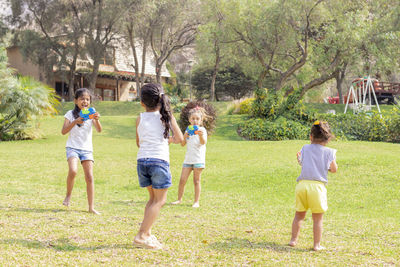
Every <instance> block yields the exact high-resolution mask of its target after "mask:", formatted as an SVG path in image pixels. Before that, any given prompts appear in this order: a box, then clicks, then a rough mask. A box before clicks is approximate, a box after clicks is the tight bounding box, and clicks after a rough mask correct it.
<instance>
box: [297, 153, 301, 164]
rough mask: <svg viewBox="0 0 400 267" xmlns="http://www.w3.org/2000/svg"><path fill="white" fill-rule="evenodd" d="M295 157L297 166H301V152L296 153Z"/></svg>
mask: <svg viewBox="0 0 400 267" xmlns="http://www.w3.org/2000/svg"><path fill="white" fill-rule="evenodd" d="M296 156H297V162H298V163H299V165H300V166H301V152H300V151H298V152H297V154H296Z"/></svg>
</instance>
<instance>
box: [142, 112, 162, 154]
mask: <svg viewBox="0 0 400 267" xmlns="http://www.w3.org/2000/svg"><path fill="white" fill-rule="evenodd" d="M164 131H165V127H164V124H163V123H162V121H161V114H160V112H159V111H154V112H143V113H140V122H139V125H138V129H137V134H138V136H139V151H138V153H137V159H142V158H156V159H162V160H165V161H167V162H169V145H168V138H164Z"/></svg>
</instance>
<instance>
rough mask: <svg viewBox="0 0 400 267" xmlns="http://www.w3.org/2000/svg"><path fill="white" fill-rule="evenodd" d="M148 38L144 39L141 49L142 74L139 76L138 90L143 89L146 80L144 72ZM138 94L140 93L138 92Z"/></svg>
mask: <svg viewBox="0 0 400 267" xmlns="http://www.w3.org/2000/svg"><path fill="white" fill-rule="evenodd" d="M147 38H148V37H145V38H144V40H143V47H142V72H141V74H140V88H142V87H143V85H144V82H145V80H146V77H145V70H146V55H147V46H148V39H147ZM138 92H140V91H138Z"/></svg>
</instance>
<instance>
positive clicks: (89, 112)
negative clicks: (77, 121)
mask: <svg viewBox="0 0 400 267" xmlns="http://www.w3.org/2000/svg"><path fill="white" fill-rule="evenodd" d="M95 113H96V110H95V109H94V108H84V109H82V110H81V111H80V112H79V116H81V117H82V118H83V121H86V120H89V119H90V120H92V119H93V118H94V114H95Z"/></svg>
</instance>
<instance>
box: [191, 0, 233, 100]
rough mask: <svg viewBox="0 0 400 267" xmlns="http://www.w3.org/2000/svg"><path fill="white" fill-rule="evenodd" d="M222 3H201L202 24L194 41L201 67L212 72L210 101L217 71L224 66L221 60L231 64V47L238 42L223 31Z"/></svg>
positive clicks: (206, 1) (208, 0) (213, 98)
mask: <svg viewBox="0 0 400 267" xmlns="http://www.w3.org/2000/svg"><path fill="white" fill-rule="evenodd" d="M224 4H225V3H224V2H221V1H213V0H204V1H202V5H201V11H202V15H203V18H202V20H203V21H202V22H203V23H204V24H203V25H201V26H200V27H199V34H198V36H197V40H196V52H197V55H198V57H199V58H200V59H201V62H200V64H202V65H203V66H208V65H210V66H212V68H213V72H212V77H211V85H210V100H211V101H214V100H215V99H216V93H215V92H216V91H215V83H216V78H217V75H218V71H219V70H220V68H221V66H223V65H224V62H223V60H226V61H229V63H233V62H234V60H232V59H233V56H232V55H233V53H232V49H231V46H232V45H235V43H236V42H238V41H239V40H238V39H236V40H235V39H234V36H232V34H229V31H227V30H226V29H225V26H226V25H225V23H224V19H225V18H224V16H225V14H224V12H223V11H224V10H225V7H224Z"/></svg>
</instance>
